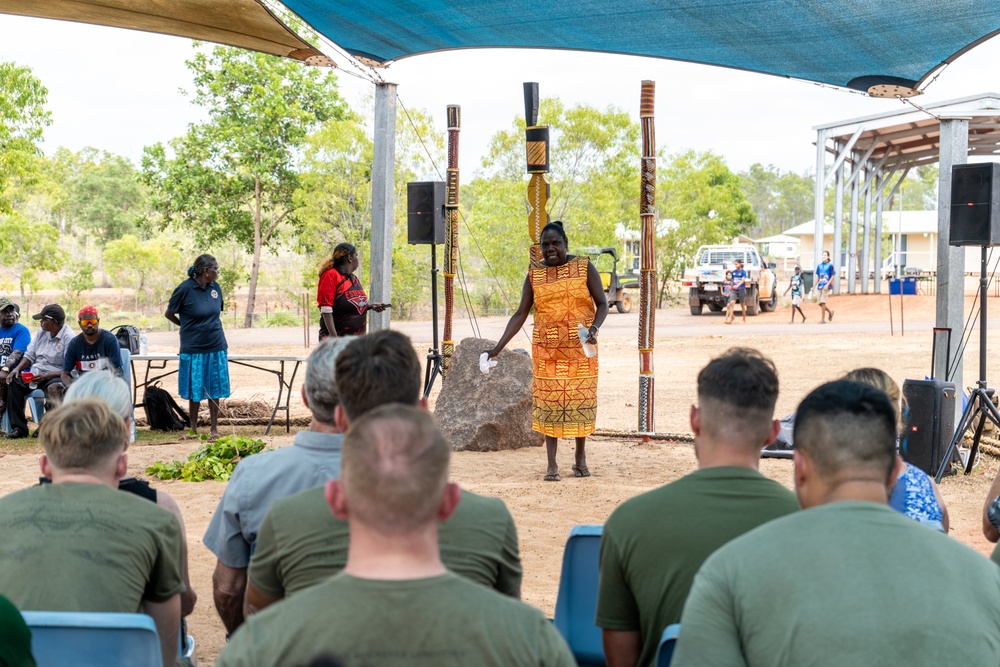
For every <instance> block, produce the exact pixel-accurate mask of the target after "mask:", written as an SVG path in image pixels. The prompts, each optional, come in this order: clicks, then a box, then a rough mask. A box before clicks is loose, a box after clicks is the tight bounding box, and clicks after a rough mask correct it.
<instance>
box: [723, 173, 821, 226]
mask: <svg viewBox="0 0 1000 667" xmlns="http://www.w3.org/2000/svg"><path fill="white" fill-rule="evenodd" d="M740 183H741V184H742V186H743V190H744V192H745V193H746V198H747V200H748V201H749V202H750V205H751V207H752V208H753V212H754V213H755V214H756V215H757V224H756V225H755V226H754V227H753V228H752V229H750V230H748V231H749V232H750V233H751V234H752V235H753V236H755V237H758V238H762V237H766V236H774V235H775V234H780V233H781V232H782V231H784V230H786V229H789V228H791V227H794V226H795V225H800V224H802V223H803V222H806V221H808V220H812V219H813V217H814V215H815V211H814V206H815V204H814V202H815V190H814V183H815V179H814V178H813V177H812V175H811V174H796V173H794V172H791V171H786V172H783V171H781V170H780V169H778V168H777V167H775V166H774V165H773V164H771V165H768V166H766V167H765V166H763V165H761V164H760V163H757V164H753V165H751V166H750V169H748V170H747V171H745V172H742V173H740ZM831 205H832V200H831Z"/></svg>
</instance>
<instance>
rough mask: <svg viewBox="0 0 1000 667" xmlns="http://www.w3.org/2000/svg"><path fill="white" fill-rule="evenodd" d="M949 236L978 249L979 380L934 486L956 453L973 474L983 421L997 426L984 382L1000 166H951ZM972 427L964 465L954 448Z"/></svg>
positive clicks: (998, 234) (999, 232)
mask: <svg viewBox="0 0 1000 667" xmlns="http://www.w3.org/2000/svg"><path fill="white" fill-rule="evenodd" d="M950 233H951V239H950V240H949V243H950V245H954V246H966V245H973V246H981V248H982V252H981V254H980V265H979V379H978V380H977V381H976V388H975V389H973V390H972V394H970V395H969V402H968V403H966V405H965V410H963V411H962V416H961V417H959V419H958V428H956V429H955V433H954V436H953V437H952V438H951V441H950V443H949V444H948V447H947V448H946V449H945V452H944V456H942V457H941V458H940V463H939V464H938V468H937V474H935V475H934V481H936V482H940V481H941V478H942V477H943V476H944V474H945V472H946V471H947V470H948V469H950V468H951V464H952V460H953V459H954V458H955V455H956V453H959V456H958V460H959V462H960V463H962V464H963V466H964V468H965V474H966V475H968V474H969V473H970V472H972V467H973V466H974V465H975V463H976V455H977V454H978V453H979V441H980V439H981V438H982V436H983V427H984V426H985V425H986V420H987V419H989V420H990V421H992V422H993V423H994V425H996V426H997V427H998V428H1000V411H998V410H997V408H996V406H995V405H993V394H994V390H993V389H991V388H989V387H988V386H987V384H986V305H987V301H986V296H987V294H986V291H987V290H986V288H987V279H986V261H987V260H986V249H987V248H988V247H990V246H995V245H1000V166H998V165H997V164H996V163H994V162H982V163H977V164H957V165H955V166H953V167H952V168H951V229H950ZM972 428H974V432H973V436H972V445H971V446H970V447H969V452H968V454H967V455H966V456H965V460H964V461H963V460H962V458H963V457H962V455H961V453H960V450H959V447H958V445H959V443H960V442H962V441H963V440H964V439H965V432H966V431H968V430H969V429H972Z"/></svg>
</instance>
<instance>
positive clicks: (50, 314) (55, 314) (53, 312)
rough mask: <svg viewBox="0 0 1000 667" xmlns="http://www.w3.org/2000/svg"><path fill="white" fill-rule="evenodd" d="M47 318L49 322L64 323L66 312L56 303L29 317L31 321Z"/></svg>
mask: <svg viewBox="0 0 1000 667" xmlns="http://www.w3.org/2000/svg"><path fill="white" fill-rule="evenodd" d="M45 317H47V318H49V319H50V320H55V321H56V322H65V321H66V311H65V310H63V308H62V306H60V305H59V304H58V303H50V304H49V305H47V306H45V307H44V308H42V312H40V313H35V314H34V315H32V316H31V319H33V320H40V319H43V318H45Z"/></svg>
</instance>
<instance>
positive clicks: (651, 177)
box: [639, 81, 656, 440]
mask: <svg viewBox="0 0 1000 667" xmlns="http://www.w3.org/2000/svg"><path fill="white" fill-rule="evenodd" d="M655 93H656V82H654V81H643V82H642V94H641V96H640V98H639V123H640V125H641V126H642V169H641V179H642V180H641V185H640V192H639V219H640V220H641V222H642V251H641V253H640V260H639V435H641V436H642V439H643V440H649V436H651V435H653V434H654V433H655V432H656V424H655V419H654V415H653V412H654V409H653V406H654V402H653V397H654V393H653V381H654V377H653V326H654V324H655V323H656V306H655V297H656V255H655V249H654V245H653V242H654V240H655V239H656V137H655V135H654V133H653V109H654V103H653V102H654V99H655Z"/></svg>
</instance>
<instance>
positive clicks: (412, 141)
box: [295, 109, 445, 319]
mask: <svg viewBox="0 0 1000 667" xmlns="http://www.w3.org/2000/svg"><path fill="white" fill-rule="evenodd" d="M373 150H374V147H373V144H372V139H371V137H370V136H369V134H368V131H367V128H366V127H365V125H364V124H363V123H362V121H361V117H360V116H359V115H357V114H354V113H352V114H349V115H347V116H346V117H345V118H343V119H335V120H330V121H327V122H326V123H324V125H323V127H321V128H320V129H319V130H318V131H317V132H315V133H314V134H313V135H311V136H310V137H309V139H308V142H307V143H306V147H305V151H304V154H303V160H302V173H301V176H300V187H299V189H298V190H297V191H296V193H295V203H296V204H297V206H298V209H297V210H296V214H297V216H298V217H299V219H300V220H302V225H301V227H300V231H299V235H298V246H299V248H303V249H305V250H306V252H307V253H308V255H309V258H310V259H309V261H308V262H306V268H305V269H304V270H303V272H302V284H303V286H304V287H306V288H307V289H309V290H315V288H316V284H317V282H318V271H317V269H318V267H319V265H320V264H321V262H322V260H323V259H324V258H326V257H327V256H328V254H329V253H330V251H331V250H332V249H333V247H334V246H335V245H336V244H337V243H340V242H342V241H347V242H349V243H353V244H354V245H355V246H357V248H358V251H359V252H360V254H361V258H362V269H361V270H362V271H365V270H366V268H367V264H366V263H365V260H366V259H367V258H369V257H370V252H369V250H370V243H371V161H372V155H373ZM444 166H445V155H444V136H443V134H442V133H441V132H440V131H438V130H437V129H436V128H435V127H434V124H433V121H432V119H431V117H430V115H429V114H428V113H426V112H425V111H423V110H417V109H409V110H407V111H406V113H405V114H401V116H400V118H399V122H398V123H397V126H396V160H395V174H394V176H393V183H394V185H393V187H394V201H395V218H396V221H397V222H396V226H395V230H394V236H393V249H392V304H393V317H394V318H399V319H406V318H407V317H409V316H410V315H411V312H412V308H413V306H414V305H415V304H417V303H419V302H420V301H421V300H422V299H423V298H424V296H425V295H426V294H427V292H428V291H429V287H430V272H429V269H430V259H429V256H428V253H427V248H426V246H410V245H408V244H407V234H406V229H407V228H406V184H407V183H408V182H409V181H414V180H417V179H418V178H422V177H424V176H425V175H426V174H433V173H435V168H437V169H438V170H439V171H438V173H440V170H443V169H444ZM439 258H440V257H439Z"/></svg>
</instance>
